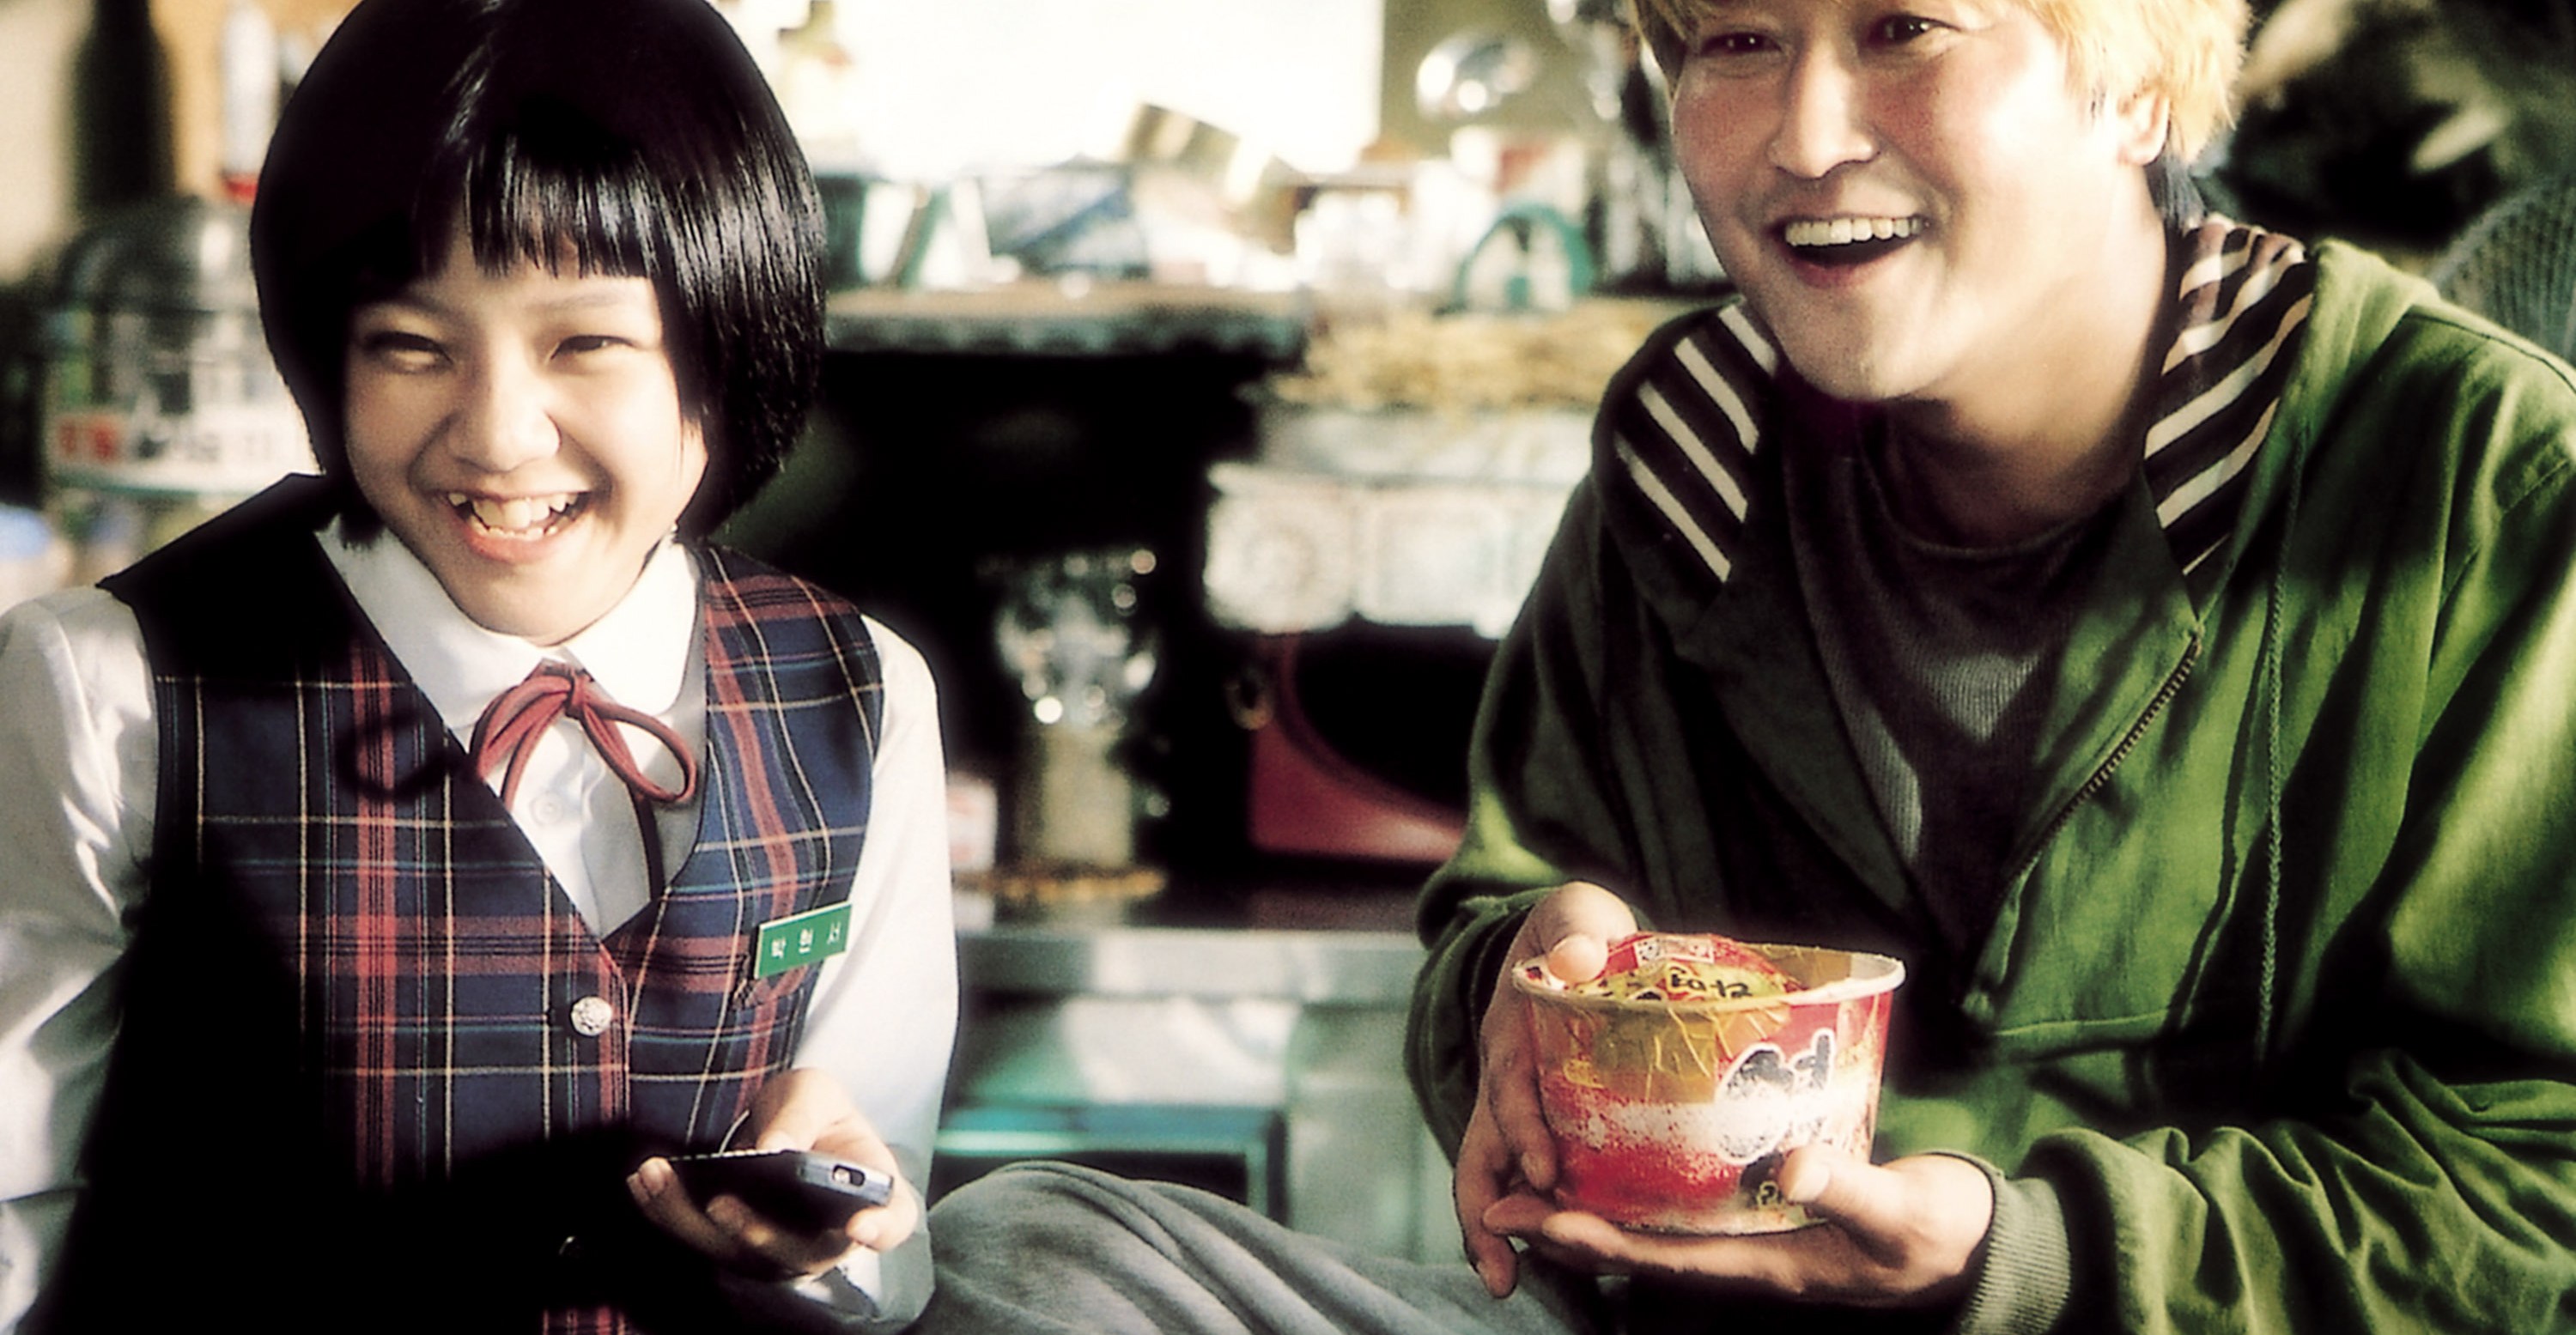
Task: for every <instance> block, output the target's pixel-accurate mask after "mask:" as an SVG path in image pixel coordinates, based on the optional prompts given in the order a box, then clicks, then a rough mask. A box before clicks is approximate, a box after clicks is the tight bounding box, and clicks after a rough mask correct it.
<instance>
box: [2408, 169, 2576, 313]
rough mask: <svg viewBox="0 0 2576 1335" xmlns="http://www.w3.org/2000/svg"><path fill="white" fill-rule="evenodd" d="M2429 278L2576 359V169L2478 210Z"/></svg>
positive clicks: (2454, 296)
mask: <svg viewBox="0 0 2576 1335" xmlns="http://www.w3.org/2000/svg"><path fill="white" fill-rule="evenodd" d="M2431 278H2432V280H2433V285H2434V286H2435V287H2437V288H2440V289H2441V292H2442V295H2443V296H2445V297H2448V298H2450V299H2451V300H2453V301H2456V302H2458V303H2460V304H2461V305H2463V306H2466V307H2468V308H2469V309H2471V310H2473V311H2476V312H2477V313H2479V314H2480V315H2484V316H2486V317H2487V318H2488V319H2490V320H2493V321H2495V322H2496V323H2497V324H2500V325H2503V326H2504V327H2505V328H2507V329H2510V330H2512V331H2513V332H2515V333H2517V334H2520V335H2522V336H2523V337H2524V338H2527V339H2530V340H2531V341H2532V342H2534V343H2537V344H2539V345H2541V346H2542V347H2545V348H2547V349H2549V350H2550V351H2551V352H2554V353H2557V354H2558V355H2559V356H2561V357H2566V358H2570V359H2576V172H2571V173H2569V174H2568V175H2565V176H2562V177H2559V178H2558V179H2556V180H2554V181H2545V182H2542V183H2541V184H2539V185H2535V186H2529V187H2526V188H2524V189H2522V190H2519V191H2516V192H2515V193H2514V194H2512V195H2510V196H2508V197H2506V199H2505V200H2504V201H2503V202H2502V203H2499V204H2497V205H2496V206H2495V207H2493V208H2491V209H2489V210H2487V211H2486V212H2485V213H2483V214H2481V215H2479V217H2478V218H2477V220H2476V221H2475V222H2472V223H2470V224H2469V226H2468V228H2467V229H2466V230H2464V231H2462V232H2461V234H2460V238H2459V240H2457V241H2456V242H2454V243H2452V245H2451V247H2450V249H2448V250H2447V251H2445V252H2444V253H2443V255H2442V258H2441V261H2440V262H2439V263H2438V264H2436V265H2435V266H2434V268H2433V271H2432V274H2431Z"/></svg>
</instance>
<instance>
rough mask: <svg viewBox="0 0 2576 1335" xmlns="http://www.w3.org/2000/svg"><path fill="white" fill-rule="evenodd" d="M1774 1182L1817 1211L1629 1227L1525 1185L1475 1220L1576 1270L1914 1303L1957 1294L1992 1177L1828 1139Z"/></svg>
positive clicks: (1793, 1157)
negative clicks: (1716, 1229) (1799, 1220)
mask: <svg viewBox="0 0 2576 1335" xmlns="http://www.w3.org/2000/svg"><path fill="white" fill-rule="evenodd" d="M1779 1182H1780V1189H1781V1192H1782V1194H1784V1195H1786V1196H1787V1197H1788V1198H1789V1199H1791V1200H1793V1201H1798V1202H1800V1203H1802V1204H1804V1205H1805V1206H1806V1207H1807V1208H1808V1209H1809V1210H1811V1211H1813V1212H1814V1213H1816V1214H1817V1215H1819V1216H1821V1217H1823V1218H1824V1219H1825V1220H1826V1222H1825V1223H1824V1224H1823V1225H1821V1226H1819V1227H1816V1228H1809V1229H1802V1230H1799V1231H1798V1232H1795V1233H1773V1234H1765V1235H1758V1236H1753V1237H1740V1238H1686V1237H1673V1236H1665V1235H1658V1234H1649V1233H1632V1232H1629V1231H1628V1230H1626V1229H1622V1228H1620V1227H1618V1226H1617V1225H1614V1224H1612V1223H1610V1222H1609V1221H1607V1220H1605V1219H1602V1218H1600V1217H1599V1216H1597V1215H1590V1214H1583V1213H1580V1212H1577V1211H1571V1210H1559V1209H1557V1208H1556V1207H1555V1206H1554V1205H1553V1204H1551V1203H1550V1202H1549V1201H1548V1200H1547V1199H1546V1198H1545V1196H1543V1195H1541V1194H1537V1193H1533V1192H1526V1191H1525V1192H1520V1193H1517V1194H1514V1195H1511V1196H1507V1197H1505V1198H1503V1199H1501V1200H1499V1201H1496V1202H1494V1204H1493V1205H1492V1207H1491V1208H1490V1209H1488V1210H1487V1211H1486V1212H1485V1214H1484V1217H1483V1221H1482V1222H1483V1223H1484V1225H1485V1227H1486V1229H1487V1230H1489V1231H1490V1232H1492V1233H1495V1234H1500V1235H1507V1236H1511V1237H1519V1238H1524V1239H1527V1240H1528V1241H1529V1243H1530V1245H1531V1246H1532V1247H1533V1248H1536V1249H1537V1250H1538V1251H1539V1252H1540V1253H1541V1254H1543V1255H1545V1256H1547V1257H1548V1258H1549V1259H1551V1260H1555V1261H1558V1262H1560V1263H1563V1264H1565V1265H1568V1266H1571V1267H1573V1268H1575V1269H1578V1270H1585V1271H1592V1272H1609V1273H1616V1274H1630V1275H1651V1276H1654V1277H1656V1278H1659V1279H1666V1280H1677V1281H1681V1282H1685V1283H1701V1284H1706V1285H1708V1286H1710V1287H1714V1288H1735V1289H1751V1290H1758V1291H1762V1292H1768V1293H1774V1294H1778V1295H1781V1296H1784V1297H1791V1298H1805V1299H1812V1300H1815V1301H1817V1302H1834V1303H1843V1304H1848V1305H1852V1306H1860V1307H1924V1306H1931V1305H1934V1304H1938V1303H1948V1302H1956V1301H1959V1300H1960V1299H1962V1298H1964V1297H1965V1296H1966V1293H1967V1288H1968V1284H1969V1271H1970V1268H1971V1267H1972V1266H1973V1265H1974V1263H1975V1261H1976V1256H1977V1249H1978V1245H1979V1244H1980V1243H1982V1242H1983V1241H1984V1240H1985V1236H1986V1229H1987V1227H1988V1225H1990V1224H1991V1223H1992V1222H1993V1220H1994V1209H1995V1200H1994V1191H1993V1188H1992V1186H1991V1185H1990V1184H1989V1183H1988V1182H1987V1181H1986V1175H1985V1174H1984V1173H1983V1172H1981V1171H1979V1170H1978V1169H1977V1167H1976V1166H1975V1165H1973V1164H1970V1163H1968V1162H1967V1161H1966V1160H1963V1159H1956V1158H1952V1157H1950V1156H1948V1155H1941V1154H1926V1155H1917V1156H1915V1157H1913V1158H1907V1159H1898V1160H1896V1161H1895V1162H1893V1163H1890V1164H1886V1165H1884V1166H1877V1167H1873V1166H1871V1165H1869V1164H1866V1163H1863V1162H1861V1161H1860V1160H1858V1159H1856V1158H1853V1157H1852V1156H1851V1155H1849V1154H1847V1153H1845V1152H1844V1151H1842V1150H1839V1149H1836V1148H1833V1147H1832V1146H1828V1145H1807V1146H1803V1147H1801V1148H1798V1149H1795V1150H1792V1151H1790V1152H1789V1155H1788V1157H1787V1158H1786V1159H1785V1160H1784V1161H1783V1162H1782V1164H1781V1166H1780V1177H1779ZM1480 1269H1481V1267H1480ZM1490 1284H1491V1281H1490V1280H1488V1286H1489V1287H1490Z"/></svg>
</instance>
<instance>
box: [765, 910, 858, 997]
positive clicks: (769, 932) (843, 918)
mask: <svg viewBox="0 0 2576 1335" xmlns="http://www.w3.org/2000/svg"><path fill="white" fill-rule="evenodd" d="M849 948H850V906H849V905H848V904H846V903H843V904H833V905H831V906H829V907H826V908H819V909H815V910H813V911H811V912H807V913H799V914H797V915H796V916H795V917H792V918H780V919H777V920H775V921H772V922H765V923H762V924H761V925H760V946H759V951H760V953H759V956H758V958H756V959H754V960H753V961H752V964H751V976H752V977H754V978H767V977H769V976H770V975H771V974H777V973H785V972H787V971H788V970H789V969H793V968H795V967H797V966H798V965H800V964H812V963H814V962H815V961H816V960H820V959H823V958H825V957H827V956H831V955H838V954H840V953H841V952H842V951H844V950H847V949H849Z"/></svg>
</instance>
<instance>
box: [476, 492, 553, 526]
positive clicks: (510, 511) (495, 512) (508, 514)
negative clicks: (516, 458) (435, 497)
mask: <svg viewBox="0 0 2576 1335" xmlns="http://www.w3.org/2000/svg"><path fill="white" fill-rule="evenodd" d="M447 499H448V503H449V504H451V505H456V506H460V507H463V508H466V509H468V510H470V511H472V513H473V515H474V519H475V522H477V523H480V524H481V525H483V526H484V527H485V528H490V529H498V530H500V531H502V532H505V533H515V532H518V531H520V530H522V529H529V528H535V527H537V526H538V525H541V524H544V523H547V522H550V521H551V520H553V519H554V517H555V516H556V515H559V514H562V513H563V512H564V511H565V510H568V509H570V508H572V503H573V498H572V497H571V496H570V495H559V496H547V497H526V496H521V497H514V498H512V499H510V500H505V501H504V500H493V499H490V498H489V497H483V496H468V495H466V494H465V493H463V492H449V493H448V496H447Z"/></svg>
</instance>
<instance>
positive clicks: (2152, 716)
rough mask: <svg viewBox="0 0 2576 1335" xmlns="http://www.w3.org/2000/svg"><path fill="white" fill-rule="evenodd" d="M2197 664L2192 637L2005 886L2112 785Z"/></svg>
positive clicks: (2197, 644)
mask: <svg viewBox="0 0 2576 1335" xmlns="http://www.w3.org/2000/svg"><path fill="white" fill-rule="evenodd" d="M2199 661H2200V637H2199V636H2198V635H2194V636H2192V637H2191V643H2189V644H2187V645H2184V646H2183V651H2182V661H2181V662H2180V663H2177V664H2175V665H2174V670H2173V671H2172V672H2170V673H2168V674H2166V676H2165V681H2164V685H2162V686H2160V687H2158V688H2156V694H2155V698H2154V699H2152V700H2149V701H2147V709H2146V712H2145V713H2143V714H2140V715H2138V721H2137V722H2135V723H2132V724H2130V725H2129V731H2128V732H2127V734H2125V735H2124V736H2122V737H2121V738H2120V744H2119V745H2117V746H2114V747H2112V748H2111V754H2109V755H2107V756H2104V757H2103V758H2102V764H2101V765H2100V766H2099V767H2098V768H2096V769H2095V770H2094V771H2093V776H2092V777H2091V778H2088V779H2086V780H2085V781H2084V786H2083V787H2081V788H2078V789H2076V790H2075V795H2074V796H2072V797H2069V798H2067V799H2066V805H2064V806H2062V807H2059V808H2058V809H2057V815H2056V816H2055V817H2054V818H2053V819H2051V820H2050V821H2049V822H2048V828H2047V829H2045V830H2043V831H2041V832H2040V836H2039V839H2038V841H2037V842H2035V843H2033V844H2032V845H2031V846H2030V852H2029V853H2028V854H2026V855H2024V856H2023V858H2022V860H2021V863H2020V865H2018V866H2016V867H2014V868H2013V874H2012V877H2011V878H2010V879H2009V880H2007V881H2006V882H2005V884H2006V885H2014V884H2018V883H2019V882H2020V881H2021V879H2022V878H2023V877H2025V876H2028V875H2030V872H2031V868H2033V867H2036V866H2038V865H2039V855H2040V854H2041V853H2044V852H2046V851H2047V849H2048V846H2049V845H2050V844H2052V843H2054V842H2056V840H2057V835H2058V832H2059V831H2061V830H2063V829H2065V828H2066V823H2067V822H2068V821H2070V820H2073V819H2075V811H2076V808H2078V807H2081V806H2083V805H2084V804H2085V803H2086V802H2087V801H2090V800H2091V799H2092V797H2093V795H2094V794H2095V793H2098V792H2100V791H2102V789H2103V787H2104V785H2106V784H2108V783H2110V782H2111V771H2113V770H2115V769H2118V768H2119V767H2120V762H2121V761H2123V760H2125V759H2127V758H2128V755H2129V753H2130V752H2131V751H2134V750H2136V749H2137V748H2138V741H2139V739H2140V738H2143V737H2145V736H2146V734H2147V729H2148V728H2149V727H2150V726H2152V725H2153V724H2154V723H2155V721H2156V718H2157V716H2159V715H2161V714H2163V713H2164V712H2165V706H2166V705H2169V704H2172V703H2173V698H2174V697H2175V696H2177V695H2180V694H2182V688H2183V683H2184V682H2186V681H2189V680H2190V679H2191V669H2192V666H2193V665H2194V664H2196V663H2198V662H2199Z"/></svg>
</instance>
